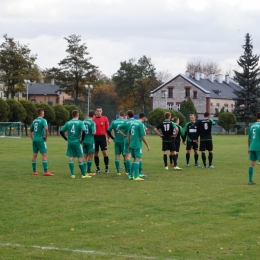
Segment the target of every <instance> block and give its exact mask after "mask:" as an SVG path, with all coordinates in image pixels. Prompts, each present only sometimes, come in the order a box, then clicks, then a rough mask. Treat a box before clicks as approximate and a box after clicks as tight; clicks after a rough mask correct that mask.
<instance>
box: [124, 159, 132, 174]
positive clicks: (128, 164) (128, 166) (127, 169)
mask: <svg viewBox="0 0 260 260" xmlns="http://www.w3.org/2000/svg"><path fill="white" fill-rule="evenodd" d="M130 171H131V163H130V160H126V161H125V172H127V173H130Z"/></svg>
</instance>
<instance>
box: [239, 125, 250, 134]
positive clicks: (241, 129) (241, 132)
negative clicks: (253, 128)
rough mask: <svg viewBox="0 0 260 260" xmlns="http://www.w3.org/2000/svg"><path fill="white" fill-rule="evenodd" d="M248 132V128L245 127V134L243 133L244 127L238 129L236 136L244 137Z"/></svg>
mask: <svg viewBox="0 0 260 260" xmlns="http://www.w3.org/2000/svg"><path fill="white" fill-rule="evenodd" d="M248 130H249V128H248V127H247V128H246V133H245V127H243V128H240V129H238V130H237V134H238V135H245V134H246V135H247V134H248Z"/></svg>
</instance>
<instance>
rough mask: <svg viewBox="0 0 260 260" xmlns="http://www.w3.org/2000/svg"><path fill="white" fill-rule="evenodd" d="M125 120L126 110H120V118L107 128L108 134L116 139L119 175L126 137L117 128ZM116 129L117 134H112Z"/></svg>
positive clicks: (115, 146)
mask: <svg viewBox="0 0 260 260" xmlns="http://www.w3.org/2000/svg"><path fill="white" fill-rule="evenodd" d="M124 122H125V112H124V111H120V112H119V118H118V119H116V120H114V121H113V122H112V123H111V125H110V126H109V127H108V129H107V134H108V136H109V137H110V138H111V139H112V140H114V149H115V165H116V171H117V176H120V175H121V173H120V160H119V159H120V154H123V152H124V139H125V137H124V136H122V135H121V134H120V133H119V132H118V131H117V130H116V129H117V128H118V126H120V125H121V124H123V123H124ZM112 130H113V131H114V134H115V136H113V135H112V134H111V131H112Z"/></svg>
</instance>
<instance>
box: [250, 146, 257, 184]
mask: <svg viewBox="0 0 260 260" xmlns="http://www.w3.org/2000/svg"><path fill="white" fill-rule="evenodd" d="M258 158H259V152H256V151H250V152H249V160H250V165H249V167H248V181H249V182H248V184H249V185H254V184H256V183H255V182H254V181H253V176H254V166H255V161H256V160H258Z"/></svg>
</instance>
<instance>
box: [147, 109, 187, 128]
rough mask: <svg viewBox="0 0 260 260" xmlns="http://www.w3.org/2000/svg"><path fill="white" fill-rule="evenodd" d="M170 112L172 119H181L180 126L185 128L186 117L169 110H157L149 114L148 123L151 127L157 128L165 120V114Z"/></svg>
mask: <svg viewBox="0 0 260 260" xmlns="http://www.w3.org/2000/svg"><path fill="white" fill-rule="evenodd" d="M165 112H170V113H171V116H172V118H173V117H178V118H179V119H180V126H185V124H186V120H185V117H184V115H183V114H182V113H181V112H179V111H176V110H168V109H163V108H156V109H154V110H153V111H151V112H150V113H149V114H148V122H149V124H150V125H153V126H156V125H158V124H160V123H161V122H162V121H163V120H164V113H165Z"/></svg>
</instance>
